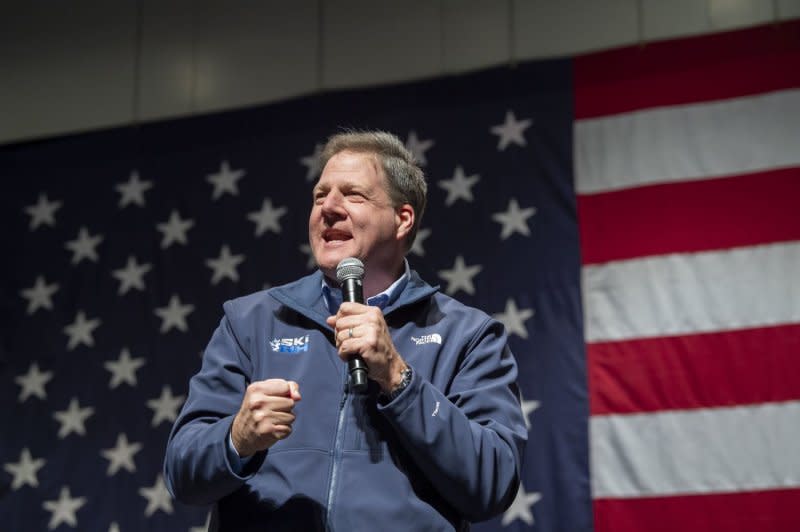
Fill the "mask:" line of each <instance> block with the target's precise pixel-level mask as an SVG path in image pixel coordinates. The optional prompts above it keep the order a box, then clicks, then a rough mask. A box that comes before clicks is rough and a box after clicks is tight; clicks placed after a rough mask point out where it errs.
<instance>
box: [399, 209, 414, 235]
mask: <svg viewBox="0 0 800 532" xmlns="http://www.w3.org/2000/svg"><path fill="white" fill-rule="evenodd" d="M394 219H395V227H396V231H395V238H397V240H405V238H406V236H408V233H410V232H411V228H412V227H414V219H415V217H414V207H412V206H411V205H410V204H408V203H403V204H402V205H400V206H399V207H397V208H396V209H395V212H394Z"/></svg>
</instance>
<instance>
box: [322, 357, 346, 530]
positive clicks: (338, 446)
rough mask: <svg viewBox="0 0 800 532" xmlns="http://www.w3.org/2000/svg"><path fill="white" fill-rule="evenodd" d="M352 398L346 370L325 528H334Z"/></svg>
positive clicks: (337, 424)
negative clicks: (343, 446) (344, 443)
mask: <svg viewBox="0 0 800 532" xmlns="http://www.w3.org/2000/svg"><path fill="white" fill-rule="evenodd" d="M349 399H350V394H349V393H348V383H347V371H345V372H344V386H343V393H342V399H341V401H339V419H338V420H337V421H336V437H335V439H334V444H333V464H332V465H331V476H330V482H329V484H328V486H329V487H328V501H327V503H326V505H325V506H326V511H325V513H326V516H325V529H326V530H332V528H331V525H332V521H331V518H332V516H333V497H334V491H335V490H336V481H337V480H338V478H337V475H338V473H339V462H340V461H341V458H342V445H343V442H342V439H343V438H344V435H343V433H344V430H343V425H344V416H345V412H346V410H347V409H346V408H345V405H346V404H347V401H348V400H349Z"/></svg>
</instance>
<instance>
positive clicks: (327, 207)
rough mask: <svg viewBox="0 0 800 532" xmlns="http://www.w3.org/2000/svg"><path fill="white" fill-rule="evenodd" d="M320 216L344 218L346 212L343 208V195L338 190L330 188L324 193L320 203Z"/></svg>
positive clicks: (329, 218)
mask: <svg viewBox="0 0 800 532" xmlns="http://www.w3.org/2000/svg"><path fill="white" fill-rule="evenodd" d="M321 211H322V216H323V217H324V218H325V219H327V220H331V219H334V220H336V219H340V218H344V217H345V216H346V215H347V213H346V211H345V210H344V196H342V193H341V192H339V191H338V190H331V191H330V192H328V193H327V194H326V195H325V199H324V200H323V202H322V205H321Z"/></svg>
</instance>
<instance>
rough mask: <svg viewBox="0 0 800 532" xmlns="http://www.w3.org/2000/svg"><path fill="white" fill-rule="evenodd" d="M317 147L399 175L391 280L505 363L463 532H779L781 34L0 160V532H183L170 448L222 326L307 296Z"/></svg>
mask: <svg viewBox="0 0 800 532" xmlns="http://www.w3.org/2000/svg"><path fill="white" fill-rule="evenodd" d="M342 127H355V128H379V129H386V130H389V131H392V132H394V133H396V134H397V135H398V136H399V137H401V139H403V140H404V141H405V142H406V144H407V146H408V147H409V148H410V149H411V150H412V151H413V152H414V153H415V154H416V156H417V158H418V160H419V161H420V163H421V164H422V166H423V169H424V170H425V172H426V175H427V177H428V183H429V200H428V210H427V212H426V214H425V217H424V219H423V222H422V229H421V231H420V234H419V236H418V239H417V242H416V244H415V246H414V248H413V250H412V251H411V253H410V254H409V261H410V263H411V265H412V267H413V268H415V269H417V270H418V271H419V272H420V273H421V275H422V276H423V278H425V279H426V280H428V281H429V282H430V283H431V284H439V285H440V286H441V290H443V291H444V292H446V293H448V294H451V295H453V296H454V297H456V298H458V299H459V300H461V301H464V302H465V303H467V304H471V305H474V306H477V307H479V308H481V309H483V310H485V311H486V312H488V313H489V314H492V315H494V316H496V317H497V318H498V319H500V320H501V321H503V322H504V323H505V324H506V327H507V329H508V332H509V334H510V341H511V346H512V349H513V351H514V353H515V354H516V357H517V360H518V362H519V366H520V387H521V392H522V406H523V411H524V413H525V417H526V420H527V422H528V423H529V430H530V432H529V442H528V446H527V448H526V452H525V464H524V470H523V477H522V485H521V488H520V491H519V493H518V494H517V497H516V499H515V501H514V503H513V504H512V506H511V507H510V508H509V510H508V511H506V512H505V513H504V514H503V515H501V516H498V517H497V518H496V519H494V520H492V521H490V522H487V523H483V524H480V525H478V526H476V527H475V528H476V529H477V530H487V531H488V530H509V531H514V530H537V531H556V530H558V531H567V532H573V531H575V532H578V531H589V530H593V529H594V530H598V531H603V532H611V531H614V532H618V531H621V532H627V531H654V530H655V531H658V530H664V531H666V530H670V531H673V530H681V531H689V532H693V531H717V530H747V531H758V530H769V531H773V530H775V531H790V530H791V531H795V530H800V512H798V511H797V510H796V508H797V507H798V506H799V505H800V452H798V449H800V444H799V443H798V442H799V441H800V428H798V427H800V402H798V399H799V398H800V364H799V363H798V362H800V281H798V278H799V277H800V22H797V21H796V22H787V23H783V24H780V25H775V26H768V27H762V28H755V29H749V30H742V31H737V32H730V33H726V34H718V35H712V36H704V37H698V38H691V39H682V40H676V41H669V42H663V43H655V44H648V45H646V46H641V47H632V48H627V49H621V50H615V51H610V52H605V53H598V54H591V55H586V56H581V57H578V58H573V59H560V60H549V61H537V62H530V63H525V64H519V65H516V66H514V67H510V68H506V67H503V68H498V69H493V70H488V71H484V72H480V73H476V74H468V75H460V76H452V77H447V78H442V79H436V80H430V81H424V82H415V83H408V84H402V85H396V86H391V87H384V88H377V89H367V90H353V91H342V92H336V93H329V94H321V95H315V96H310V97H305V98H300V99H297V100H293V101H290V102H285V103H281V104H276V105H270V106H264V107H258V108H253V109H247V110H241V111H235V112H227V113H221V114H217V115H210V116H204V117H197V118H191V119H182V120H174V121H168V122H162V123H154V124H146V125H140V126H136V127H128V128H123V129H115V130H109V131H101V132H96V133H89V134H84V135H75V136H70V137H65V138H58V139H50V140H44V141H39V142H29V143H24V144H17V145H9V146H5V147H0V177H2V184H3V192H2V195H1V196H0V222H2V224H3V234H4V238H3V240H2V242H0V243H2V250H3V251H4V255H3V257H4V258H3V260H2V261H0V264H1V265H0V268H1V270H0V273H2V277H0V279H2V284H1V285H0V286H2V299H1V300H0V405H2V407H3V408H2V409H1V410H0V427H2V428H1V429H0V430H2V438H0V530H12V531H18V530H19V531H21V530H26V531H27V530H70V529H75V530H86V531H102V532H107V531H108V532H113V531H118V532H129V531H139V530H147V531H176V530H178V531H184V530H185V531H192V532H194V531H199V530H205V526H206V520H207V515H208V508H197V507H188V506H185V505H182V504H180V503H178V502H176V501H173V500H171V499H170V497H169V494H168V493H167V491H166V488H165V486H164V481H163V478H162V476H161V465H162V461H163V453H164V449H165V445H166V439H167V436H168V433H169V430H170V428H171V425H172V422H173V421H174V419H175V417H176V415H177V412H178V411H179V409H180V407H181V405H182V403H183V401H184V399H185V396H186V393H187V389H188V381H189V378H190V377H191V376H192V375H193V374H194V373H195V372H196V371H197V370H198V369H199V367H200V361H201V356H202V352H203V349H204V347H205V344H206V342H207V341H208V340H209V338H210V336H211V333H212V331H213V330H214V328H215V327H216V325H217V323H218V321H219V319H220V317H221V315H222V308H221V304H222V302H223V301H225V300H227V299H230V298H234V297H237V296H240V295H244V294H246V293H250V292H253V291H257V290H262V289H264V288H267V287H269V286H274V285H278V284H282V283H285V282H288V281H291V280H294V279H296V278H298V277H300V276H301V275H304V274H305V273H307V272H310V271H311V268H313V259H311V257H310V255H309V249H308V247H307V245H306V240H307V234H306V229H307V217H308V213H309V209H310V206H311V187H312V185H313V182H314V179H315V177H316V175H317V174H318V171H319V168H318V165H317V164H316V157H317V155H318V153H319V150H320V148H321V143H322V142H324V139H325V138H326V137H327V136H329V135H330V134H332V133H334V132H336V131H338V130H340V129H341V128H342ZM300 384H301V386H302V383H300ZM304 393H313V392H310V391H307V392H304Z"/></svg>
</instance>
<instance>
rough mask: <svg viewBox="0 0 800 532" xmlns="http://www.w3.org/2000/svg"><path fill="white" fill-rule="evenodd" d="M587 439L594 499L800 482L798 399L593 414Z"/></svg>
mask: <svg viewBox="0 0 800 532" xmlns="http://www.w3.org/2000/svg"><path fill="white" fill-rule="evenodd" d="M590 438H591V463H592V496H593V497H594V498H603V497H640V496H661V495H677V494H692V493H725V492H734V491H746V490H760V489H774V488H795V487H798V486H800V452H798V442H800V402H787V403H772V404H765V405H758V406H747V407H737V408H717V409H713V408H712V409H702V410H692V411H682V412H663V413H658V414H647V415H641V414H636V415H614V416H597V417H592V418H591V420H590Z"/></svg>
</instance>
